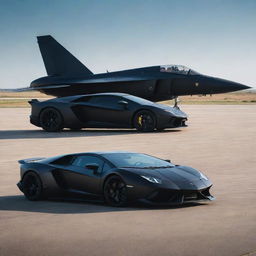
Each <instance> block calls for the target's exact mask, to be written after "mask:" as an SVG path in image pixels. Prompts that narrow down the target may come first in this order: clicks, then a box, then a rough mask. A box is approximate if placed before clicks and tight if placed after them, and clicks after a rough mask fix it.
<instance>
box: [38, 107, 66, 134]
mask: <svg viewBox="0 0 256 256" xmlns="http://www.w3.org/2000/svg"><path fill="white" fill-rule="evenodd" d="M40 125H41V127H42V128H43V129H44V130H45V131H47V132H57V131H61V130H62V129H63V118H62V115H61V114H60V112H59V111H58V110H57V109H55V108H46V109H44V110H43V111H42V113H41V114H40Z"/></svg>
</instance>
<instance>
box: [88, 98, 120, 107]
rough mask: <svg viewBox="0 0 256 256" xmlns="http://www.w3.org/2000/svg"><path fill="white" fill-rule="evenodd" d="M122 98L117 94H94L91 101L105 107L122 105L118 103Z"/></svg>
mask: <svg viewBox="0 0 256 256" xmlns="http://www.w3.org/2000/svg"><path fill="white" fill-rule="evenodd" d="M120 100H121V98H120V97H115V96H94V97H91V99H90V100H89V103H92V104H94V105H98V106H103V107H120V106H119V104H118V101H120Z"/></svg>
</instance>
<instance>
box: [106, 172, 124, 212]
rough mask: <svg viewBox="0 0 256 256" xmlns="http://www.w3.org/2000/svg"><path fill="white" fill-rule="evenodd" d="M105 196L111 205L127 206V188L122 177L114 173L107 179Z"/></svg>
mask: <svg viewBox="0 0 256 256" xmlns="http://www.w3.org/2000/svg"><path fill="white" fill-rule="evenodd" d="M104 198H105V201H106V203H107V204H109V205H111V206H116V207H120V206H125V205H126V204H127V188H126V184H125V182H124V181H123V180H122V179H121V177H119V176H117V175H114V176H111V177H110V178H108V179H107V181H106V183H105V186H104Z"/></svg>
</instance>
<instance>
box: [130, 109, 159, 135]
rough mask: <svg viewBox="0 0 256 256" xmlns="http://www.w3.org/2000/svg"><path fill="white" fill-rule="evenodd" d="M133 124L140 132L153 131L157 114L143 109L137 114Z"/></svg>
mask: <svg viewBox="0 0 256 256" xmlns="http://www.w3.org/2000/svg"><path fill="white" fill-rule="evenodd" d="M133 126H134V128H136V129H137V130H138V131H140V132H153V131H154V130H155V128H156V118H155V115H154V114H153V113H152V112H150V111H148V110H141V111H139V112H137V113H136V114H135V116H134V118H133Z"/></svg>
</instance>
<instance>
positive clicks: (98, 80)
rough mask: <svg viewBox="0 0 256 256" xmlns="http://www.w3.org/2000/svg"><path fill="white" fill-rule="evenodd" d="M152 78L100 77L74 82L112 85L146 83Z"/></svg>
mask: <svg viewBox="0 0 256 256" xmlns="http://www.w3.org/2000/svg"><path fill="white" fill-rule="evenodd" d="M150 79H152V78H149V77H121V76H119V77H100V78H89V79H83V80H76V82H75V83H79V84H80V83H81V84H93V83H95V84H96V83H113V82H117V83H118V82H136V81H147V80H150Z"/></svg>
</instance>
